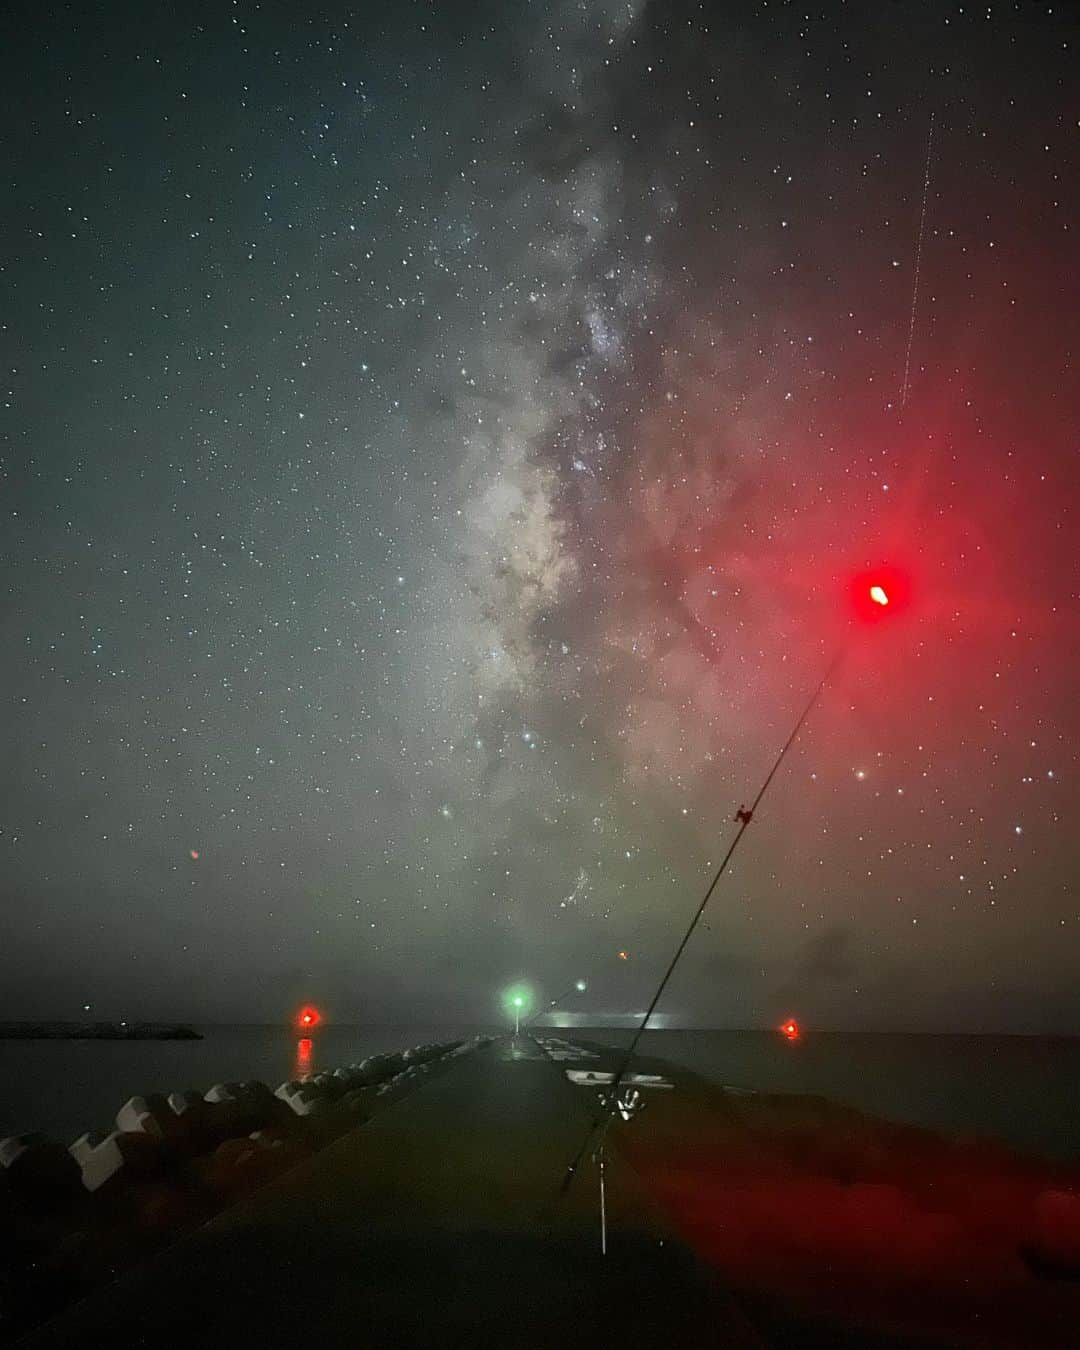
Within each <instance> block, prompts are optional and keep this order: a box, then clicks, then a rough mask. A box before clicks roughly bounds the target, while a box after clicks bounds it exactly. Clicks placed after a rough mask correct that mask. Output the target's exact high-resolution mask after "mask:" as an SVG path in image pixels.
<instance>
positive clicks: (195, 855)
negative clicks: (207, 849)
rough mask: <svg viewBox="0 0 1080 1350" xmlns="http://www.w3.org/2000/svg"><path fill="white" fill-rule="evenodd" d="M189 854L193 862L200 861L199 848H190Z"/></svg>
mask: <svg viewBox="0 0 1080 1350" xmlns="http://www.w3.org/2000/svg"><path fill="white" fill-rule="evenodd" d="M188 856H189V857H190V858H191V861H192V862H198V861H199V850H198V849H197V848H193V849H189V850H188Z"/></svg>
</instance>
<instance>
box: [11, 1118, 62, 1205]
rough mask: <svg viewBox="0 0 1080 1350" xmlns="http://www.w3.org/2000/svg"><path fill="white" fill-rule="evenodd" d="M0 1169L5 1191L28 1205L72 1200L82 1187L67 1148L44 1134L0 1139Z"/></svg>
mask: <svg viewBox="0 0 1080 1350" xmlns="http://www.w3.org/2000/svg"><path fill="white" fill-rule="evenodd" d="M0 1172H2V1173H3V1177H4V1188H5V1190H7V1191H9V1192H10V1194H11V1195H12V1196H13V1197H16V1198H18V1199H19V1200H20V1201H21V1202H22V1203H23V1204H24V1205H25V1204H29V1205H30V1206H31V1207H33V1206H34V1205H36V1204H40V1205H43V1206H55V1205H57V1204H62V1203H64V1202H66V1201H69V1200H72V1199H74V1198H75V1197H76V1196H77V1195H78V1193H79V1189H80V1186H81V1177H80V1175H79V1168H78V1164H77V1163H76V1162H75V1160H74V1159H73V1158H72V1157H71V1155H70V1154H69V1153H68V1150H67V1149H66V1148H64V1146H63V1144H59V1143H57V1142H56V1141H55V1140H53V1139H47V1138H46V1137H45V1136H44V1135H43V1134H15V1135H10V1136H8V1138H6V1139H0Z"/></svg>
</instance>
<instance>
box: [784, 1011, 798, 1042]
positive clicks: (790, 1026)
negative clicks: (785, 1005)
mask: <svg viewBox="0 0 1080 1350" xmlns="http://www.w3.org/2000/svg"><path fill="white" fill-rule="evenodd" d="M780 1031H781V1033H782V1034H783V1035H784V1036H786V1037H787V1038H788V1040H789V1041H797V1040H798V1039H799V1024H798V1022H796V1021H795V1019H794V1017H789V1018H788V1019H787V1021H786V1022H782V1023H781V1024H780Z"/></svg>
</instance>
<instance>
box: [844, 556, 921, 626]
mask: <svg viewBox="0 0 1080 1350" xmlns="http://www.w3.org/2000/svg"><path fill="white" fill-rule="evenodd" d="M850 593H851V604H852V608H853V609H854V611H855V614H856V616H857V617H858V618H859V619H860V620H861V621H862V622H863V623H881V622H882V620H884V619H891V618H893V617H894V616H895V615H896V614H897V613H899V612H900V611H901V610H902V609H905V608H906V607H907V604H908V601H909V600H910V599H911V582H910V580H909V579H908V577H907V576H906V574H905V573H903V572H901V571H900V570H899V569H898V568H895V567H878V568H874V569H873V570H872V571H866V572H860V573H859V574H858V575H857V576H855V577H853V578H852V579H851V587H850Z"/></svg>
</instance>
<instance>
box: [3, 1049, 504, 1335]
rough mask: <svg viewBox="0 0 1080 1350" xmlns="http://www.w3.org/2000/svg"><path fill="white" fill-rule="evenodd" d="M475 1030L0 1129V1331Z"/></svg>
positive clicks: (230, 1194)
mask: <svg viewBox="0 0 1080 1350" xmlns="http://www.w3.org/2000/svg"><path fill="white" fill-rule="evenodd" d="M488 1039H489V1038H486V1037H474V1038H473V1039H472V1040H470V1041H466V1042H462V1041H447V1042H441V1043H426V1044H423V1045H417V1046H413V1047H410V1048H409V1049H406V1050H404V1051H401V1052H397V1053H393V1054H379V1055H372V1056H369V1057H368V1058H367V1059H364V1060H361V1061H359V1062H358V1063H355V1064H350V1065H347V1066H344V1067H341V1068H337V1069H334V1070H332V1071H328V1072H321V1073H316V1074H314V1075H312V1076H311V1077H310V1078H302V1079H296V1080H291V1081H288V1082H283V1083H282V1084H281V1085H280V1086H279V1087H278V1088H277V1089H276V1090H275V1089H271V1088H270V1087H268V1086H267V1085H266V1084H265V1083H262V1082H257V1081H249V1082H230V1083H217V1084H215V1085H214V1086H212V1087H211V1088H209V1089H208V1090H207V1091H205V1092H202V1093H200V1092H195V1091H191V1090H186V1091H177V1092H172V1093H169V1094H167V1095H165V1094H150V1095H147V1096H134V1097H131V1098H129V1100H128V1101H126V1102H125V1103H124V1104H123V1105H122V1106H121V1107H120V1109H119V1111H117V1113H116V1118H115V1127H116V1128H115V1129H113V1130H111V1131H109V1132H108V1133H107V1134H92V1133H87V1134H83V1135H81V1136H80V1137H79V1138H78V1139H76V1140H75V1142H74V1143H73V1144H71V1145H70V1147H65V1146H64V1145H63V1144H61V1143H59V1142H58V1141H56V1140H53V1139H50V1138H48V1137H46V1136H44V1135H41V1134H21V1135H11V1136H9V1137H7V1138H5V1139H3V1140H0V1338H3V1339H8V1338H10V1337H12V1336H14V1335H17V1334H19V1333H20V1332H21V1331H23V1330H25V1329H26V1328H27V1327H28V1326H30V1325H32V1324H33V1323H35V1322H37V1321H39V1320H41V1319H42V1318H43V1317H46V1316H48V1315H50V1314H51V1313H53V1312H54V1311H56V1310H57V1309H58V1308H60V1307H62V1306H64V1305H65V1304H67V1303H69V1302H71V1301H73V1300H74V1299H77V1298H80V1297H82V1296H83V1295H84V1294H86V1293H88V1292H89V1291H91V1290H92V1289H93V1288H95V1287H96V1286H98V1285H100V1284H102V1283H104V1282H106V1281H108V1280H110V1279H113V1278H114V1277H115V1276H116V1275H118V1274H119V1273H120V1272H121V1271H123V1270H125V1269H127V1268H129V1267H131V1266H133V1265H135V1264H137V1263H138V1262H139V1261H141V1260H143V1259H145V1258H146V1257H147V1256H149V1255H151V1254H153V1253H154V1252H156V1251H159V1250H161V1249H162V1248H163V1247H165V1246H167V1245H168V1244H169V1243H171V1242H172V1241H174V1240H175V1239H176V1238H178V1237H179V1236H180V1235H181V1234H183V1233H184V1232H186V1231H188V1230H189V1229H191V1228H192V1227H194V1226H196V1225H198V1224H200V1223H204V1222H206V1220H207V1219H209V1218H211V1217H213V1216H214V1215H215V1214H217V1213H219V1212H221V1210H223V1209H225V1208H226V1207H228V1206H229V1205H230V1204H231V1203H233V1202H234V1201H235V1200H237V1199H239V1198H241V1197H242V1196H244V1195H246V1194H248V1193H249V1192H251V1191H252V1190H254V1189H256V1188H258V1187H259V1186H261V1185H263V1184H265V1183H266V1182H267V1181H270V1180H272V1179H273V1178H275V1177H278V1176H280V1175H282V1174H283V1173H284V1172H286V1171H288V1170H289V1169H290V1168H292V1167H294V1166H296V1165H297V1164H298V1163H300V1162H302V1161H303V1160H304V1159H305V1158H308V1157H311V1156H312V1155H313V1154H314V1153H316V1152H317V1151H319V1150H320V1149H322V1148H325V1147H326V1145H327V1144H329V1143H332V1142H333V1141H334V1140H335V1139H337V1138H339V1137H340V1136H341V1135H342V1134H344V1133H346V1132H347V1131H349V1130H351V1129H354V1128H356V1127H357V1126H359V1125H362V1124H363V1123H364V1121H365V1120H367V1119H368V1118H370V1117H371V1116H372V1115H374V1114H376V1113H377V1112H378V1111H379V1110H380V1109H382V1108H384V1107H385V1106H387V1105H389V1104H390V1103H392V1102H394V1101H396V1100H398V1099H399V1098H400V1097H401V1096H402V1095H403V1094H405V1093H407V1092H408V1090H409V1088H410V1087H412V1086H414V1085H415V1084H416V1083H417V1082H419V1081H422V1080H423V1079H424V1078H426V1077H427V1076H429V1075H431V1074H433V1073H437V1072H439V1070H440V1067H441V1066H444V1065H445V1064H446V1063H448V1062H449V1061H450V1060H451V1059H452V1058H453V1057H455V1056H458V1055H461V1054H463V1053H467V1052H469V1051H470V1050H472V1049H475V1048H477V1047H478V1046H480V1045H483V1044H486V1043H487V1041H488Z"/></svg>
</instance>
